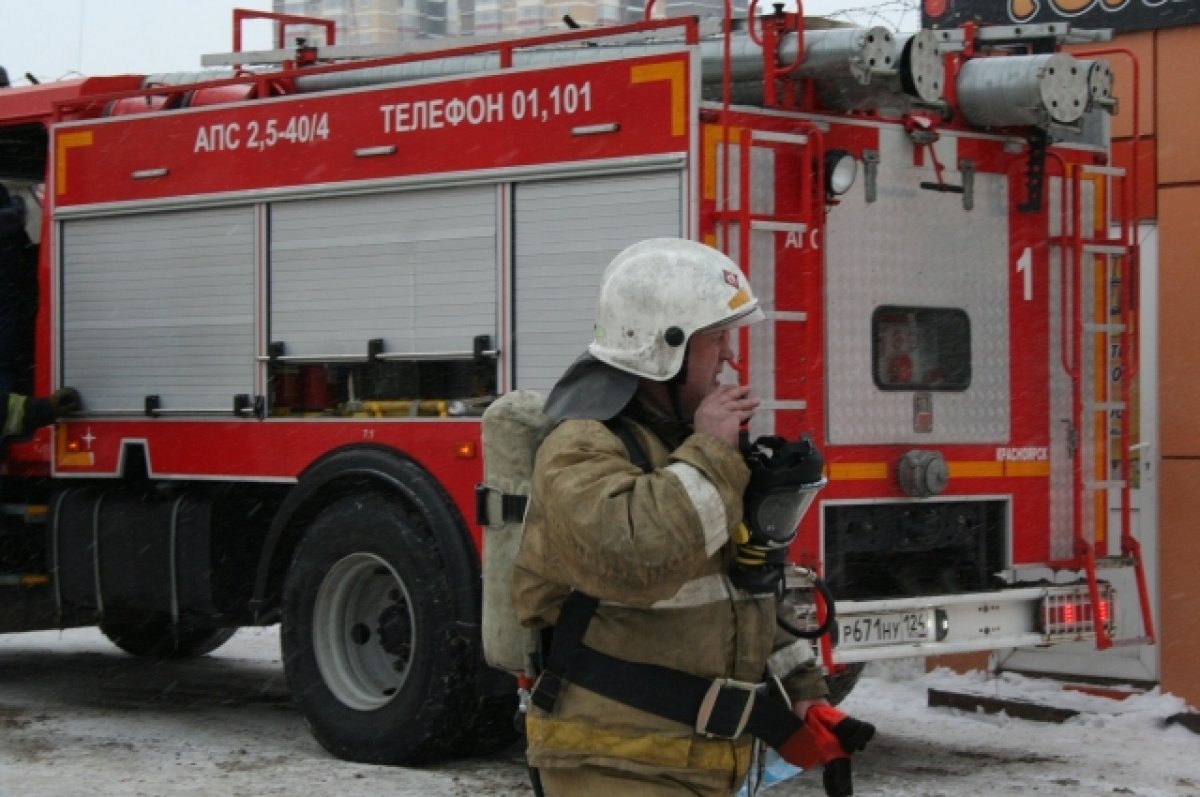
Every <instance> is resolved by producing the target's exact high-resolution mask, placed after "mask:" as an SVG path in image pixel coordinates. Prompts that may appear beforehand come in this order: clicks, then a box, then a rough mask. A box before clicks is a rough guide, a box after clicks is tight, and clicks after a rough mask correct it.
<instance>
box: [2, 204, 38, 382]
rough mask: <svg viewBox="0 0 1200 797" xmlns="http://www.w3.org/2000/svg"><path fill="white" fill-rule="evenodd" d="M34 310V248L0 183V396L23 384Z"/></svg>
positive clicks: (19, 208)
mask: <svg viewBox="0 0 1200 797" xmlns="http://www.w3.org/2000/svg"><path fill="white" fill-rule="evenodd" d="M36 310H37V247H36V246H34V245H33V242H32V241H31V240H30V238H29V235H28V234H27V233H26V232H25V206H24V204H22V202H21V200H20V198H19V197H10V196H9V193H8V189H6V188H5V187H4V185H3V184H2V183H0V396H4V395H6V394H8V393H9V392H11V391H13V390H21V389H24V387H25V386H26V382H27V380H28V377H29V371H30V367H31V366H32V362H31V355H32V351H33V321H34V316H35V314H36Z"/></svg>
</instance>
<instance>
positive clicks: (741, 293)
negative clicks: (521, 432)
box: [513, 238, 873, 797]
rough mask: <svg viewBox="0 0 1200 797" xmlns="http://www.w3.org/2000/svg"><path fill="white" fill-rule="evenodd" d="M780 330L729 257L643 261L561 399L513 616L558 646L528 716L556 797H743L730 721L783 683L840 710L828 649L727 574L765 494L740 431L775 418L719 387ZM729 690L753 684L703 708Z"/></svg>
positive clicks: (545, 451) (607, 296) (675, 253)
mask: <svg viewBox="0 0 1200 797" xmlns="http://www.w3.org/2000/svg"><path fill="white" fill-rule="evenodd" d="M762 317H763V314H762V311H761V310H760V309H759V307H758V302H757V300H756V299H755V298H754V295H753V294H752V292H751V291H750V288H749V286H748V284H747V281H746V278H745V276H744V275H743V274H742V272H741V271H740V269H739V268H738V267H737V265H736V264H734V263H733V261H731V260H730V259H729V258H727V257H725V256H724V255H723V254H721V253H720V252H718V251H717V250H715V249H712V248H711V247H708V246H705V245H703V244H699V243H696V242H693V241H687V240H681V239H673V238H663V239H653V240H649V241H643V242H641V243H639V244H635V245H633V246H632V247H630V248H628V249H626V250H625V251H623V252H622V253H620V254H619V255H618V256H617V257H616V258H615V259H614V260H613V262H612V263H611V264H610V265H609V267H608V269H607V270H606V271H605V274H604V277H603V281H602V285H601V288H600V293H599V298H598V301H597V310H596V327H595V340H594V341H593V342H592V343H591V345H590V346H589V348H588V352H587V353H585V354H584V355H583V356H582V357H580V358H579V359H578V360H577V361H576V362H575V363H574V364H573V365H572V366H571V367H570V368H569V369H568V370H567V372H566V373H565V374H564V375H563V377H562V378H561V379H560V380H559V381H558V383H557V384H556V385H555V387H554V389H553V390H552V391H551V393H550V395H549V397H548V399H547V402H546V408H545V412H546V414H547V415H549V416H550V417H551V418H553V419H556V420H561V421H562V422H561V423H560V424H559V425H558V426H557V427H556V428H555V429H554V431H553V432H551V433H550V434H549V436H548V437H547V438H546V440H545V441H544V442H543V443H542V445H541V446H540V448H539V449H538V453H537V459H536V464H535V467H534V474H533V479H532V489H531V494H530V504H529V509H528V512H527V514H526V518H525V536H524V538H523V542H522V547H521V550H520V552H519V554H518V556H517V560H516V563H515V565H514V570H513V600H514V604H515V607H516V610H517V613H518V615H519V617H520V619H521V622H522V623H523V624H525V625H526V626H531V627H535V628H541V629H550V628H552V629H553V632H552V633H553V636H552V641H551V642H550V643H549V650H548V653H547V652H546V651H543V653H544V655H546V656H547V658H546V659H545V669H544V670H543V671H542V673H541V675H540V677H539V679H538V681H537V683H536V686H535V688H534V690H533V693H532V705H531V706H530V708H529V712H528V716H527V718H526V731H527V735H528V743H529V748H528V758H529V764H530V767H531V769H532V770H533V771H534V773H535V785H536V784H537V780H538V779H540V786H541V788H542V789H544V793H545V794H546V795H549V797H563V796H565V795H570V797H588V795H604V797H611V796H612V795H616V794H620V795H647V796H652V795H674V794H700V795H730V794H732V793H733V792H734V791H735V790H736V789H737V788H738V787H739V785H740V784H741V782H742V781H743V780H744V778H745V777H746V774H747V771H748V767H749V759H750V757H751V748H752V738H751V736H750V735H749V734H748V733H745V732H743V727H742V723H740V722H736V721H735V722H733V723H732V724H730V723H728V722H725V723H724V726H723V727H721V728H717V727H716V726H717V725H721V724H722V723H721V722H719V721H717V720H716V719H715V718H714V716H713V715H715V714H717V713H724V714H727V715H728V714H729V713H730V711H729V708H730V707H731V706H732V713H733V714H738V712H739V711H741V709H742V708H743V707H745V706H746V705H748V703H746V701H747V700H749V698H750V689H749V685H750V684H754V683H757V682H762V681H764V677H765V675H767V674H769V676H772V677H773V678H774V679H777V680H775V681H774V684H775V687H774V689H772V691H773V692H776V693H777V692H779V691H784V690H785V691H786V699H787V701H788V702H787V703H786V704H785V703H784V702H783V699H782V698H780V699H779V702H778V704H777V705H778V706H781V707H782V709H781V710H782V711H783V712H784V714H785V716H786V717H787V718H788V719H793V718H794V719H795V720H796V721H799V720H802V719H803V718H805V716H806V714H807V713H808V711H809V708H810V707H812V706H814V705H823V706H825V707H828V708H829V709H830V710H831V711H836V709H832V707H829V706H828V703H827V702H826V701H825V699H824V696H825V694H826V693H827V687H826V684H825V681H824V678H823V676H822V674H821V672H820V670H819V668H818V667H817V665H816V663H815V661H814V660H813V657H812V653H811V645H810V643H809V642H807V641H805V640H798V639H796V638H795V637H792V636H790V635H788V634H785V633H784V632H782V631H779V630H778V629H777V625H776V620H775V613H776V602H775V596H774V595H773V594H767V595H751V594H749V593H747V592H744V591H742V590H740V589H737V588H735V587H733V585H732V583H731V581H730V579H729V576H728V572H729V570H730V568H731V566H732V562H733V560H734V557H735V554H736V550H735V549H736V543H735V542H731V540H736V539H738V535H739V533H740V532H739V528H740V526H741V522H742V514H743V498H742V495H743V491H744V490H745V489H746V486H747V482H748V479H749V470H748V467H747V464H746V461H745V460H744V458H743V456H742V455H741V453H740V452H739V447H738V442H739V429H740V427H741V425H742V424H743V423H745V422H746V421H747V420H748V419H749V418H750V417H751V416H752V415H753V414H754V411H755V408H756V407H758V405H759V402H758V400H757V399H755V398H753V397H752V396H751V395H750V392H749V390H748V388H746V387H741V386H737V385H723V384H720V383H719V382H718V377H719V374H720V372H721V370H722V367H723V365H724V364H725V363H726V362H729V361H731V360H732V359H733V356H734V354H733V352H732V350H731V348H730V336H731V335H732V334H734V330H735V329H736V328H738V327H741V326H743V325H746V324H750V323H753V322H756V321H758V320H760V319H761V318H762ZM544 636H548V634H544ZM646 664H649V665H656V667H655V668H645V667H644V666H642V665H646ZM723 678H729V679H733V680H735V681H737V682H743V686H742V687H735V686H731V687H729V689H728V690H724V688H723V687H721V688H719V687H712V689H713V690H715V691H711V692H705V691H704V690H705V689H706V688H709V685H710V683H711V682H712V681H713V679H723ZM767 680H768V681H770V680H771V679H770V678H768V679H767ZM584 684H586V686H585V685H584ZM739 688H741V689H742V690H743V691H742V692H740V693H739V692H738V691H737V690H738V689H739ZM697 690H699V692H698V691H697ZM601 692H603V693H605V694H600V693H601ZM688 692H690V693H691V694H692V697H690V698H687V699H683V698H680V699H679V700H678V701H677V702H676V703H675V704H672V701H674V700H675V698H676V696H677V695H681V694H684V693H688ZM699 693H703V695H701V696H704V695H707V696H708V697H709V698H711V699H710V700H709V701H708V702H709V705H708V707H707V709H706V708H705V707H704V705H702V704H703V703H704V702H705V701H704V700H694V698H695V696H696V694H699ZM756 694H757V695H759V696H758V697H757V698H756V699H757V700H758V701H759V703H761V704H766V703H767V702H768V701H770V700H771V695H767V694H763V690H762V689H759V690H758V691H757V693H756ZM739 701H741V702H739ZM693 702H695V703H696V705H693V704H692V703H693ZM668 704H671V705H668ZM714 706H718V707H720V708H719V710H718V709H717V708H714ZM841 716H843V717H844V715H841ZM693 717H695V718H696V719H695V721H693ZM726 719H728V717H726ZM784 724H786V723H784ZM799 724H803V723H799ZM863 725H866V724H865V723H863ZM867 727H870V726H867ZM871 730H872V732H873V728H872V729H871ZM790 732H791V731H788V733H790ZM789 738H790V737H789ZM796 738H797V739H798V738H799V737H796ZM809 741H811V740H809ZM806 744H807V742H806ZM806 763H811V762H807V761H806ZM827 789H828V785H827ZM831 793H833V792H831ZM841 793H849V792H848V791H843V792H841Z"/></svg>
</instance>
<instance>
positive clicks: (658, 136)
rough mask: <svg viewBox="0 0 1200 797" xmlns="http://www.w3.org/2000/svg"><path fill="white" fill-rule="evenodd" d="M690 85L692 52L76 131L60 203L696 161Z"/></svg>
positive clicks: (66, 150) (62, 169)
mask: <svg viewBox="0 0 1200 797" xmlns="http://www.w3.org/2000/svg"><path fill="white" fill-rule="evenodd" d="M689 86H690V79H689V54H688V53H687V52H679V53H673V54H669V55H657V56H650V57H645V58H636V59H622V60H617V61H597V62H593V63H585V64H578V65H574V66H557V67H555V68H553V69H537V70H524V71H507V72H497V73H492V74H488V75H484V76H479V77H469V78H462V79H456V80H445V81H438V82H428V83H421V84H417V85H403V84H400V85H397V84H390V85H388V86H385V87H378V88H374V87H373V88H367V89H356V90H348V91H340V92H337V93H328V94H309V95H294V96H289V97H284V98H276V99H271V100H262V101H251V102H247V103H239V104H235V105H225V106H210V107H206V108H203V109H194V110H189V109H182V110H172V111H159V112H154V113H149V114H142V115H139V116H135V117H125V118H114V119H105V120H98V121H93V122H88V123H78V124H70V125H63V126H61V127H60V128H59V129H57V130H56V131H55V150H54V151H55V158H56V162H55V178H56V179H55V188H56V191H55V193H56V204H57V205H59V206H69V205H86V204H94V203H101V202H113V201H129V200H138V199H157V198H164V197H172V196H180V195H190V194H210V193H226V192H235V191H245V190H251V189H260V188H282V187H288V186H295V185H311V184H314V183H332V182H343V181H354V180H376V179H381V178H394V177H406V176H412V175H426V174H438V173H452V172H464V171H479V170H484V169H500V168H509V167H518V166H529V165H535V164H544V163H560V162H564V163H569V162H575V161H585V160H593V159H601V158H619V157H631V156H640V155H650V154H659V153H668V152H683V151H686V149H687V146H688V136H687V129H688V125H687V122H686V120H687V118H688V115H689V113H690V111H691V109H690V108H689Z"/></svg>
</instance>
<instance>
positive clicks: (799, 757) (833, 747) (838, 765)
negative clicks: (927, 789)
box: [778, 704, 875, 797]
mask: <svg viewBox="0 0 1200 797" xmlns="http://www.w3.org/2000/svg"><path fill="white" fill-rule="evenodd" d="M874 735H875V726H874V725H872V724H871V723H869V722H863V721H862V720H857V719H855V718H853V717H851V716H849V715H847V714H845V713H844V712H841V711H838V710H837V709H836V708H834V707H833V706H827V705H824V704H817V705H813V706H810V707H809V708H808V711H807V712H806V713H805V715H804V725H803V727H802V728H801V729H800V730H799V731H797V732H796V733H794V734H792V735H791V736H790V737H788V739H787V741H785V742H784V743H783V745H781V746H780V747H779V750H778V752H779V754H780V755H781V756H783V758H784V760H786V761H787V762H789V763H791V764H793V765H795V766H798V767H801V768H802V769H812V768H813V767H814V766H816V765H817V764H821V765H822V767H823V768H824V772H823V774H822V779H823V781H824V785H825V794H826V795H828V797H850V796H851V795H853V794H854V779H853V777H852V775H851V765H850V754H851V753H856V752H859V751H860V750H862V749H864V748H865V747H866V746H867V742H869V741H871V738H872V737H873V736H874Z"/></svg>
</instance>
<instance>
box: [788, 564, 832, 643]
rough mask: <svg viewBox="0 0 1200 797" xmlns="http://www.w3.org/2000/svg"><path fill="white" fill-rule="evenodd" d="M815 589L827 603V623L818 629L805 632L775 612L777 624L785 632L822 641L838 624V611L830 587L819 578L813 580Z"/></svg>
mask: <svg viewBox="0 0 1200 797" xmlns="http://www.w3.org/2000/svg"><path fill="white" fill-rule="evenodd" d="M813 588H814V589H816V590H817V592H819V593H821V598H822V599H823V600H824V601H825V609H826V611H825V622H823V623H821V624H820V625H819V626H817V627H816V628H814V629H812V630H811V631H810V630H804V629H801V628H797V627H796V626H794V625H792V624H791V623H789V622H788V621H787V620H784V619H783V617H782V616H781V615H780V614H779V612H778V611H777V612H775V622H776V623H777V624H778V625H779V627H780V628H782V629H783V630H784V631H787V632H788V633H789V634H792V635H793V636H798V637H800V638H801V639H820V638H821V637H822V636H824V635H825V634H828V633H829V632H830V631H831V630H833V627H834V624H835V623H836V622H837V610H836V609H835V608H834V605H833V593H832V592H830V591H829V586H828V585H827V584H826V583H825V582H824V581H822V580H821V579H819V578H814V579H813Z"/></svg>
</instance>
